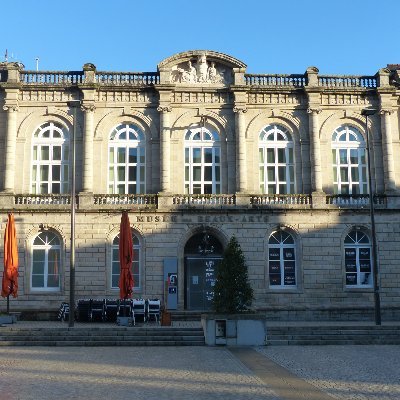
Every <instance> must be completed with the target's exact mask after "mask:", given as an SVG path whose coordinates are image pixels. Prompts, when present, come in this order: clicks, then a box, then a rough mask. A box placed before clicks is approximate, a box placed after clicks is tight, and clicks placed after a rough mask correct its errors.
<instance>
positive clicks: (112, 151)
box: [110, 147, 114, 164]
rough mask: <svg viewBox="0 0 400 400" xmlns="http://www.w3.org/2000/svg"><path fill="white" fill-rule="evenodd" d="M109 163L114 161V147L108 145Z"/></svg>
mask: <svg viewBox="0 0 400 400" xmlns="http://www.w3.org/2000/svg"><path fill="white" fill-rule="evenodd" d="M110 163H111V164H113V163H114V147H110Z"/></svg>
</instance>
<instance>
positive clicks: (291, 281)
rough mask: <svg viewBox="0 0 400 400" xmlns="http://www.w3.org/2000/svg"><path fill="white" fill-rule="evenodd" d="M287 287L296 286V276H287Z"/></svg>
mask: <svg viewBox="0 0 400 400" xmlns="http://www.w3.org/2000/svg"><path fill="white" fill-rule="evenodd" d="M284 282H285V285H296V277H295V275H294V274H287V275H285V280H284Z"/></svg>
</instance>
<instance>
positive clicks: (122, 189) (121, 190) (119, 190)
mask: <svg viewBox="0 0 400 400" xmlns="http://www.w3.org/2000/svg"><path fill="white" fill-rule="evenodd" d="M117 194H125V185H117Z"/></svg>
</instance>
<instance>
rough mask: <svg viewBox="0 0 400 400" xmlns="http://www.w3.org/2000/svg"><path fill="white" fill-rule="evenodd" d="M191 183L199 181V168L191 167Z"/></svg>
mask: <svg viewBox="0 0 400 400" xmlns="http://www.w3.org/2000/svg"><path fill="white" fill-rule="evenodd" d="M193 181H201V167H193Z"/></svg>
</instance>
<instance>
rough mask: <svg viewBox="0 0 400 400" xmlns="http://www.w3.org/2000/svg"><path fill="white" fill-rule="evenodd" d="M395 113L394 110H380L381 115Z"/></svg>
mask: <svg viewBox="0 0 400 400" xmlns="http://www.w3.org/2000/svg"><path fill="white" fill-rule="evenodd" d="M393 113H394V110H393V109H392V108H381V109H380V110H379V114H380V115H391V114H393Z"/></svg>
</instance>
